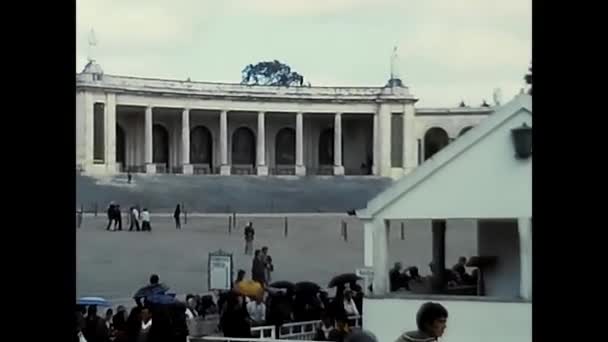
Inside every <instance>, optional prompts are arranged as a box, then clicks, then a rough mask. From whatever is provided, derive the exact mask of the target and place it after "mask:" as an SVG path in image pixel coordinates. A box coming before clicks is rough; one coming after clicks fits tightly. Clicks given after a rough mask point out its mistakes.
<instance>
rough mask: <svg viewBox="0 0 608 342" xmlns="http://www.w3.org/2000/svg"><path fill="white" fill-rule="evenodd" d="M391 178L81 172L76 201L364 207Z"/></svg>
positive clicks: (250, 209)
mask: <svg viewBox="0 0 608 342" xmlns="http://www.w3.org/2000/svg"><path fill="white" fill-rule="evenodd" d="M391 183H392V180H391V179H390V178H380V177H369V176H351V177H333V176H329V177H327V176H307V177H295V176H285V177H256V176H212V175H207V176H200V175H196V176H187V175H171V174H163V175H139V174H134V175H133V179H132V182H131V184H129V183H128V182H127V177H126V175H117V176H104V177H101V178H100V177H92V176H85V175H78V176H77V177H76V205H77V207H78V208H80V207H81V205H82V206H83V207H84V209H85V211H87V212H90V211H93V210H94V208H95V206H97V208H98V210H99V211H100V212H102V211H104V210H105V208H106V207H107V204H108V203H109V202H110V201H115V202H117V203H119V204H120V205H121V206H122V207H123V208H128V207H129V206H131V205H133V204H139V205H141V206H142V207H147V208H148V209H149V210H150V211H151V212H153V213H154V212H156V213H160V212H166V213H170V212H172V211H173V210H174V209H175V205H176V204H177V203H183V204H184V206H185V208H186V210H187V211H188V212H191V213H227V212H237V213H323V212H325V213H328V212H331V213H341V212H346V211H347V210H349V209H353V208H355V209H356V208H362V207H364V206H365V205H366V203H367V201H368V200H370V199H371V198H373V197H374V196H375V195H376V194H378V193H379V192H381V191H382V190H384V189H385V188H386V187H388V186H389V185H390V184H391Z"/></svg>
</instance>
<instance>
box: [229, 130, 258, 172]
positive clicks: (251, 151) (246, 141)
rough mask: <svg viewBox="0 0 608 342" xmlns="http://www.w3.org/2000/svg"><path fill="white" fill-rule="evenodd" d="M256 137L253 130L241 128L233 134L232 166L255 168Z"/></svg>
mask: <svg viewBox="0 0 608 342" xmlns="http://www.w3.org/2000/svg"><path fill="white" fill-rule="evenodd" d="M255 149H256V143H255V135H254V134H253V132H252V131H251V129H249V128H247V127H240V128H239V129H237V130H236V131H234V133H233V134H232V165H253V166H255V154H256V150H255Z"/></svg>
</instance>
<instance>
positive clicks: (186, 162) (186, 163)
mask: <svg viewBox="0 0 608 342" xmlns="http://www.w3.org/2000/svg"><path fill="white" fill-rule="evenodd" d="M182 168H183V169H182V173H183V174H185V175H191V174H193V173H194V168H193V167H192V164H190V109H189V108H184V109H183V111H182Z"/></svg>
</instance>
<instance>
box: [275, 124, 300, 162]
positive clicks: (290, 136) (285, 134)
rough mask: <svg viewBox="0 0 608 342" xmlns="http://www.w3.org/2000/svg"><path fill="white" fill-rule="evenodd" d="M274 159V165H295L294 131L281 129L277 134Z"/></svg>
mask: <svg viewBox="0 0 608 342" xmlns="http://www.w3.org/2000/svg"><path fill="white" fill-rule="evenodd" d="M274 159H275V164H276V165H295V163H296V131H295V130H294V129H293V128H283V129H281V130H280V131H279V132H278V133H277V136H276V139H275V158H274Z"/></svg>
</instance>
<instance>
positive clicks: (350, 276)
mask: <svg viewBox="0 0 608 342" xmlns="http://www.w3.org/2000/svg"><path fill="white" fill-rule="evenodd" d="M361 279H362V278H361V277H359V276H357V275H356V274H354V273H344V274H340V275H339V276H335V277H334V278H333V279H332V280H331V281H330V282H329V287H336V286H338V285H342V284H345V283H350V282H351V281H357V280H361Z"/></svg>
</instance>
